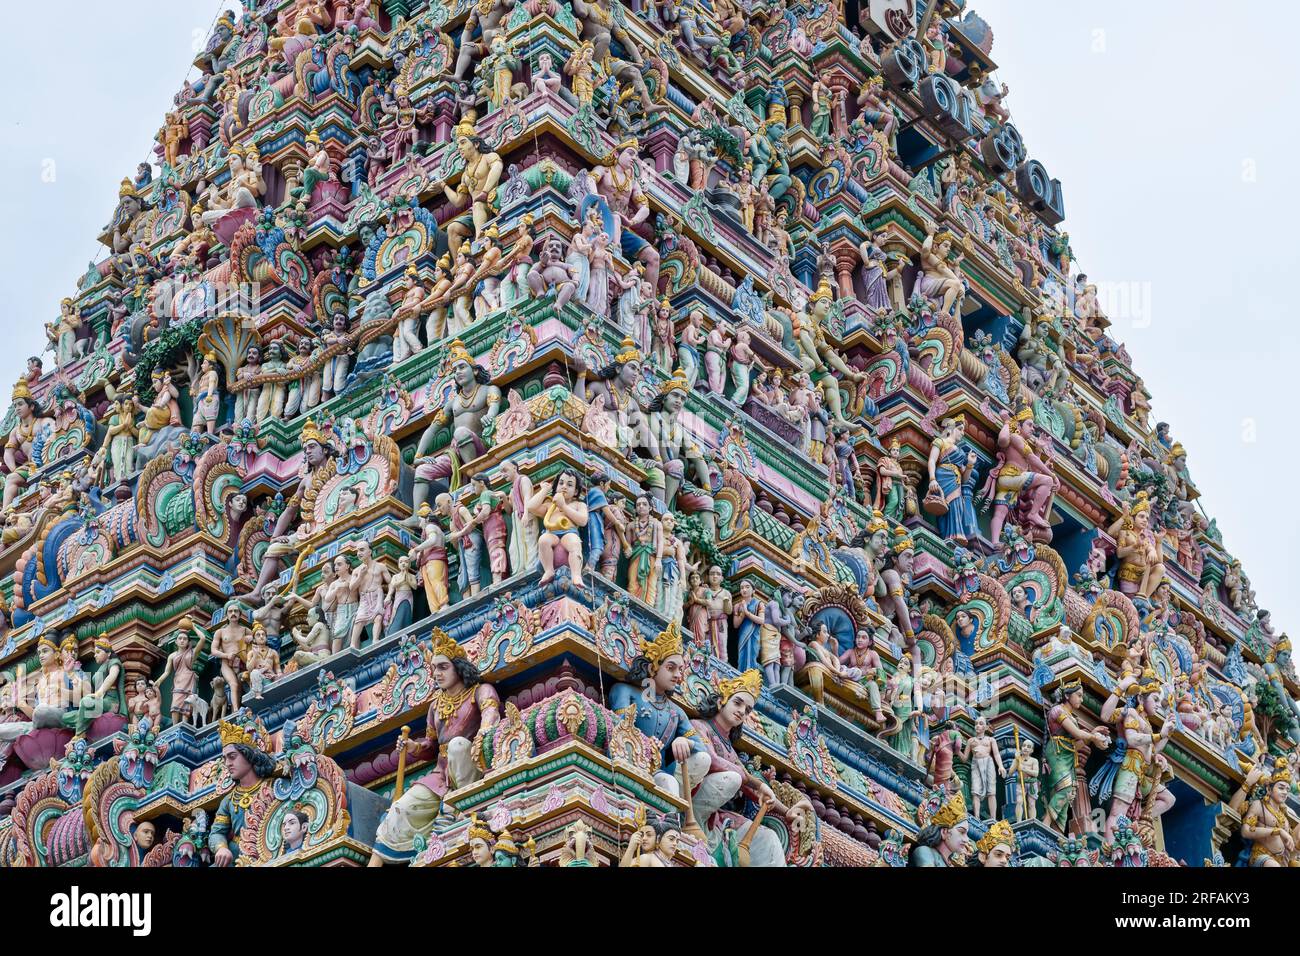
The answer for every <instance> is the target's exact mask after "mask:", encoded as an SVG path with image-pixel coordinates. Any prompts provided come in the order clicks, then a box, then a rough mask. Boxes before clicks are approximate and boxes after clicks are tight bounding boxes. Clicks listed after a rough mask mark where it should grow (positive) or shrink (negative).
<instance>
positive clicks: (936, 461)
mask: <svg viewBox="0 0 1300 956" xmlns="http://www.w3.org/2000/svg"><path fill="white" fill-rule="evenodd" d="M965 432H966V416H964V415H958V416H957V417H956V418H949V419H946V420H945V421H944V422H943V424H942V425H940V430H939V437H938V438H936V439H935V440H934V444H933V445H932V446H931V448H930V493H929V495H927V496H926V504H927V507H928V506H929V504H930V502H931V501H935V500H938V501H941V502H942V504H943V505H944V507H945V511H944V513H942V514H940V516H939V533H940V534H942V535H943V536H944V538H945V539H947V540H949V541H952V542H954V543H955V544H958V545H963V546H964V545H965V544H967V543H968V542H969V541H970V539H971V538H974V537H976V536H977V535H978V534H979V523H978V521H977V520H976V518H975V503H974V491H975V463H976V461H978V460H979V459H978V458H977V457H976V455H975V452H973V451H968V450H967V449H966V446H965V443H964V442H963V441H962V437H963V436H964V435H965Z"/></svg>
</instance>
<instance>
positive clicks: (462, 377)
mask: <svg viewBox="0 0 1300 956" xmlns="http://www.w3.org/2000/svg"><path fill="white" fill-rule="evenodd" d="M446 361H447V363H448V366H449V368H450V370H451V375H452V379H453V380H454V382H455V387H454V389H453V391H452V393H451V395H450V397H449V398H448V400H447V404H446V405H444V406H443V407H442V408H441V409H440V410H439V412H438V414H437V415H436V416H435V417H434V420H433V421H432V422H431V423H430V425H429V427H428V428H426V429H425V430H424V434H422V435H421V436H420V442H419V444H418V445H417V446H416V449H415V456H416V457H415V491H414V494H413V500H412V506H413V508H414V509H415V510H416V511H417V512H418V511H419V510H420V505H422V504H423V503H424V502H425V501H426V500H427V499H428V497H429V490H430V488H431V487H432V486H435V485H437V486H438V487H445V485H444V483H445V482H446V481H447V480H448V479H449V478H450V477H451V475H452V472H453V468H456V469H459V468H460V467H463V466H465V465H467V464H468V463H469V462H471V461H473V460H474V459H475V458H478V457H479V456H480V455H482V454H484V453H485V452H486V451H487V444H486V442H485V441H484V440H483V432H484V430H485V429H486V428H487V426H488V425H490V424H491V423H492V421H493V420H495V418H496V417H497V414H498V413H499V412H500V410H501V390H500V389H498V388H497V387H496V386H495V385H492V384H491V379H490V378H489V376H488V373H487V370H486V369H484V368H482V367H481V366H479V365H476V364H475V363H474V357H473V356H472V355H470V353H469V350H468V349H466V348H465V346H464V344H463V343H462V342H461V341H460V340H459V339H457V340H456V341H453V342H452V343H451V344H450V345H448V346H447V359H446ZM448 425H451V426H452V429H453V430H452V436H451V446H450V448H448V449H447V451H446V452H445V453H444V454H442V455H440V456H438V457H432V456H430V455H429V452H430V451H431V450H432V449H433V443H434V440H435V439H436V437H437V434H438V432H439V431H441V430H442V429H444V428H446V427H447V426H448Z"/></svg>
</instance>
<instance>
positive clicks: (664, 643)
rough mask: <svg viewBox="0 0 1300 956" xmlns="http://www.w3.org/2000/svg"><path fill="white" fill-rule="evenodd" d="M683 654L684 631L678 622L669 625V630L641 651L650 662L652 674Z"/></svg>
mask: <svg viewBox="0 0 1300 956" xmlns="http://www.w3.org/2000/svg"><path fill="white" fill-rule="evenodd" d="M681 652H682V629H681V627H680V626H679V625H678V624H677V623H676V622H674V623H672V624H669V625H668V629H667V630H665V631H663V632H662V633H661V634H660V635H659V636H658V637H656V638H655V639H654V640H653V641H648V642H646V645H645V647H643V648H642V649H641V653H642V654H643V655H645V658H646V660H648V661H649V662H650V670H651V672H654V671H657V670H658V669H659V668H660V667H661V666H662V665H663V662H664V661H666V660H668V658H670V657H672V656H673V655H674V654H680V653H681Z"/></svg>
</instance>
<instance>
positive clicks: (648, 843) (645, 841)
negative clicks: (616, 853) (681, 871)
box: [618, 815, 682, 867]
mask: <svg viewBox="0 0 1300 956" xmlns="http://www.w3.org/2000/svg"><path fill="white" fill-rule="evenodd" d="M681 837H682V831H681V827H680V826H679V825H678V823H677V821H676V820H675V819H673V818H671V817H667V816H660V815H656V816H655V817H653V818H652V819H651V822H649V823H646V824H644V825H642V826H638V827H637V828H636V829H635V830H633V831H632V835H631V836H630V837H628V841H627V849H626V850H624V851H623V856H622V859H620V860H619V864H618V865H619V866H641V867H645V866H652V867H661V866H672V865H673V863H672V861H673V858H674V857H675V856H676V855H677V848H678V846H679V845H680V843H681Z"/></svg>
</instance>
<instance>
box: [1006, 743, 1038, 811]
mask: <svg viewBox="0 0 1300 956" xmlns="http://www.w3.org/2000/svg"><path fill="white" fill-rule="evenodd" d="M1038 772H1039V768H1038V758H1037V757H1035V756H1034V742H1033V741H1032V740H1022V741H1020V752H1019V753H1018V754H1016V757H1015V759H1014V760H1012V761H1011V769H1010V770H1009V771H1008V772H1007V801H1008V802H1009V803H1010V804H1011V805H1012V806H1014V807H1015V808H1016V811H1015V812H1016V822H1017V823H1019V822H1020V821H1022V820H1037V819H1038ZM1022 781H1023V783H1024V793H1023V794H1022V793H1021V792H1020V786H1021V782H1022Z"/></svg>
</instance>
